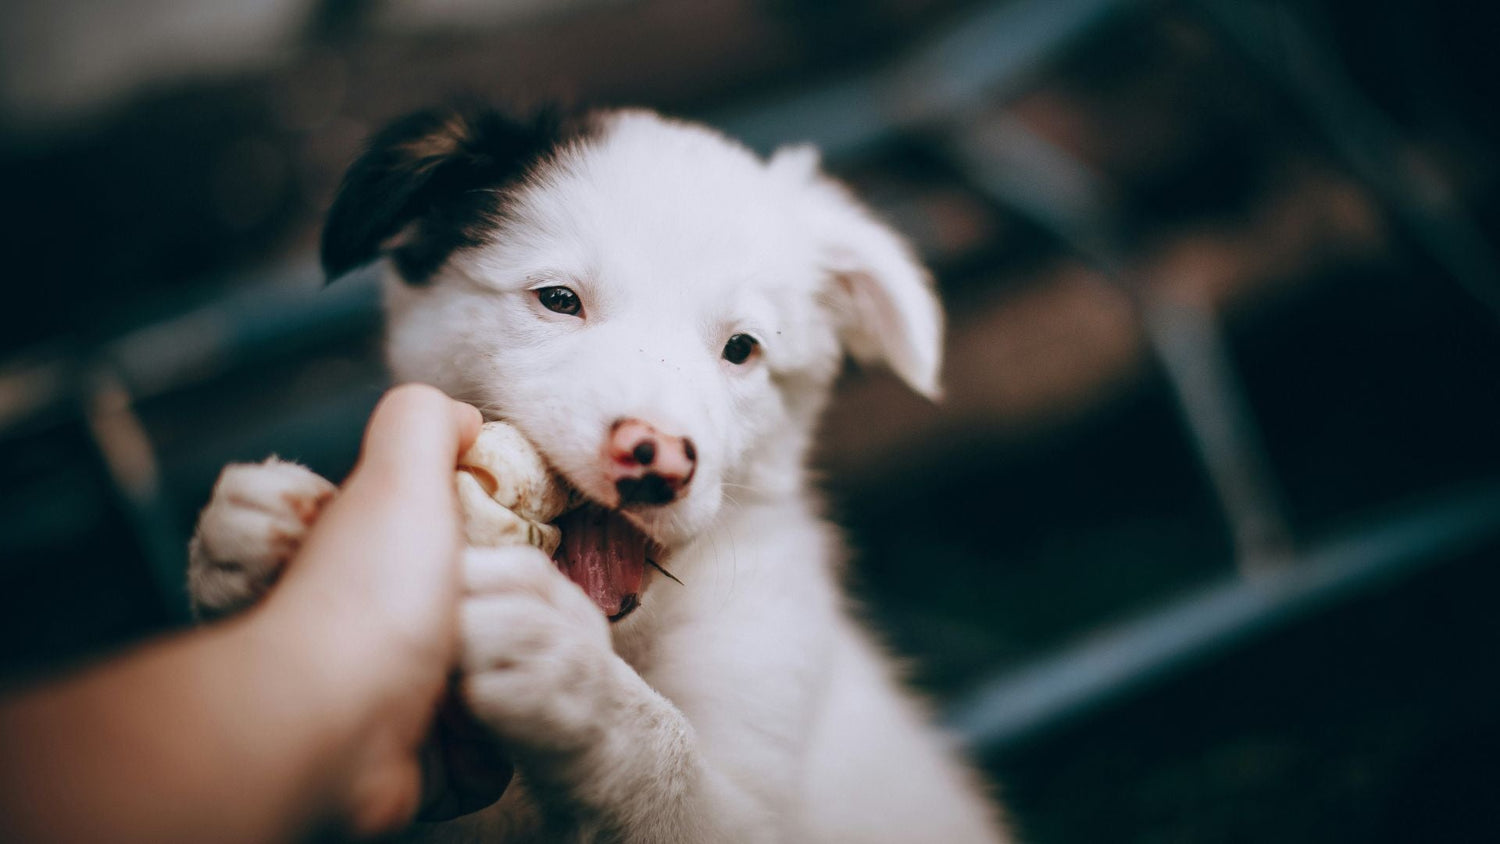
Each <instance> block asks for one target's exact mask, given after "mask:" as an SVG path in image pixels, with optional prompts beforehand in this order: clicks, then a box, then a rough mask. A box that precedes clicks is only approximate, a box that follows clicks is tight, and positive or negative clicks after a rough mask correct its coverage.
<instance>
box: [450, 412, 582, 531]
mask: <svg viewBox="0 0 1500 844" xmlns="http://www.w3.org/2000/svg"><path fill="white" fill-rule="evenodd" d="M457 484H458V504H459V508H460V510H461V511H462V512H463V519H464V536H465V538H466V539H467V541H468V543H469V544H470V545H474V546H481V547H493V546H498V545H534V546H536V547H537V548H540V549H542V551H544V552H546V554H547V555H548V556H551V555H552V554H554V553H555V552H556V551H557V546H558V543H559V542H560V541H561V540H562V533H561V532H560V531H559V530H558V529H557V528H556V527H554V526H553V525H551V524H548V523H549V522H552V521H554V520H556V519H557V517H559V516H561V515H562V514H563V513H564V512H566V511H567V510H568V509H569V508H570V507H571V506H572V504H574V503H575V502H573V501H572V500H571V499H570V497H569V493H568V490H567V488H566V487H564V486H563V485H562V484H560V483H558V482H557V479H556V477H555V476H554V475H553V474H552V472H551V471H550V470H549V469H548V468H547V463H546V461H545V460H543V459H542V456H541V455H540V454H538V453H537V450H536V448H535V447H533V446H532V444H531V443H530V442H528V441H527V440H526V438H525V437H523V436H521V432H520V431H517V430H516V429H515V428H514V427H512V426H511V425H509V424H508V423H505V422H486V423H485V424H484V426H483V427H481V428H480V429H479V437H478V439H476V440H475V441H474V445H473V446H471V447H470V448H469V450H468V451H466V452H464V455H463V456H462V457H460V458H459V459H458V475H457Z"/></svg>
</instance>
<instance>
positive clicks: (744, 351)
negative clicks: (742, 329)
mask: <svg viewBox="0 0 1500 844" xmlns="http://www.w3.org/2000/svg"><path fill="white" fill-rule="evenodd" d="M759 351H760V341H759V340H757V339H755V338H754V337H751V336H750V335H749V334H736V335H734V336H733V337H730V338H729V342H728V343H725V344H724V359H725V360H727V361H729V362H730V363H732V364H734V365H736V366H738V365H740V364H742V363H744V362H745V361H747V360H749V359H751V358H753V357H755V355H756V353H757V352H759Z"/></svg>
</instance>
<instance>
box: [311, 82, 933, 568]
mask: <svg viewBox="0 0 1500 844" xmlns="http://www.w3.org/2000/svg"><path fill="white" fill-rule="evenodd" d="M381 255H388V256H389V257H390V258H391V263H392V266H393V268H394V273H393V278H392V280H391V282H390V283H389V285H388V287H387V297H386V299H387V305H388V310H389V344H388V353H389V356H390V363H391V365H392V368H393V370H394V372H395V374H396V375H397V376H398V377H399V378H402V379H410V380H421V381H426V382H429V383H432V384H436V385H438V386H440V387H442V388H444V389H446V390H447V391H448V392H450V393H451V394H453V395H454V396H456V397H459V398H462V399H465V400H468V401H471V402H473V403H475V404H477V405H478V406H479V407H480V408H481V409H483V410H484V411H485V412H486V413H487V414H488V415H491V416H497V417H503V418H505V419H508V420H510V421H511V422H513V423H514V424H516V425H517V426H518V427H520V428H521V429H522V430H523V431H524V432H525V433H526V434H527V435H528V436H529V437H530V438H531V439H532V441H533V442H535V443H536V445H537V446H538V447H539V448H540V449H541V450H542V452H543V453H544V454H545V455H546V457H547V458H548V459H549V460H550V461H551V462H552V464H553V465H554V466H555V467H556V468H557V469H558V470H559V471H560V472H561V473H562V474H563V475H564V476H565V477H566V478H567V479H568V480H569V481H570V482H571V483H572V484H574V485H575V486H576V487H577V488H578V489H579V490H580V491H582V492H583V493H584V494H585V495H586V496H587V497H588V498H590V499H592V500H593V501H594V502H596V503H598V504H599V505H602V506H603V507H606V508H610V509H615V510H620V511H622V512H623V513H624V514H625V515H626V516H627V517H628V518H629V520H630V521H631V522H633V523H634V524H635V525H636V526H637V527H639V528H641V529H642V530H644V531H645V532H646V533H647V534H648V535H649V536H650V537H651V538H652V539H654V540H656V541H657V542H658V543H659V544H661V545H663V546H666V547H667V548H669V549H670V548H671V547H673V546H675V545H678V544H680V543H682V542H685V541H686V540H688V539H690V538H691V537H693V536H694V535H696V534H697V533H699V532H701V531H703V530H704V529H705V528H706V527H708V526H709V525H710V524H711V523H712V522H713V520H714V519H715V518H716V516H717V515H718V514H719V513H720V511H721V510H722V508H723V507H724V506H725V505H726V502H740V503H743V502H745V501H747V500H752V499H756V498H761V497H782V496H790V495H797V494H798V491H799V489H800V484H801V473H802V468H801V467H802V462H803V459H804V458H805V456H806V452H807V449H808V446H809V442H810V440H811V436H812V430H813V427H814V424H815V422H816V418H817V415H818V412H819V411H820V410H821V408H822V406H823V404H824V402H825V401H826V398H827V395H828V391H829V387H830V385H831V384H832V382H833V379H834V377H835V375H836V374H837V373H838V370H839V367H840V363H841V360H842V357H843V354H844V353H845V352H846V351H847V352H849V353H852V354H853V355H854V356H855V357H857V358H859V359H862V360H866V361H879V362H883V363H885V364H887V365H889V366H890V367H891V368H892V369H893V370H894V371H895V372H896V374H898V375H899V376H900V377H901V378H903V379H904V380H905V381H906V382H907V383H908V384H910V385H911V386H912V387H913V388H914V389H916V390H917V391H918V392H921V393H923V394H924V395H928V396H933V395H935V394H936V393H937V391H938V370H939V364H940V349H941V332H942V318H941V312H940V310H939V308H938V304H937V301H936V299H935V298H934V296H933V294H932V291H931V288H930V285H929V283H928V279H927V276H926V273H925V272H924V270H923V269H922V267H921V266H920V265H919V264H918V263H917V261H916V260H915V259H914V258H913V256H912V254H911V252H910V250H909V249H908V248H907V247H906V245H905V244H904V243H903V242H902V241H901V239H900V238H899V237H898V236H897V235H896V234H894V233H893V232H892V231H891V230H890V229H888V228H887V227H886V226H885V225H884V224H882V223H880V222H879V221H877V220H876V219H875V218H874V217H873V216H871V214H870V213H869V212H868V211H867V210H866V209H865V208H864V207H863V206H861V205H860V204H859V203H858V202H857V201H856V200H855V199H854V198H853V197H852V196H851V195H850V194H849V193H848V192H847V191H846V190H844V189H843V188H842V187H841V186H840V185H838V184H837V183H835V182H833V181H832V180H830V179H828V178H827V177H826V176H824V175H823V174H822V173H821V171H820V170H819V163H818V157H817V155H816V153H815V152H813V151H812V150H811V149H808V148H800V147H799V148H791V149H785V150H782V151H780V152H778V153H777V154H776V155H774V156H773V157H772V158H771V159H770V160H769V161H766V160H762V159H760V158H758V157H756V156H755V155H754V154H753V153H751V152H750V151H749V150H747V149H746V148H744V147H743V146H741V145H739V144H737V143H735V142H733V141H730V140H728V139H726V138H724V137H723V136H722V135H719V134H717V133H715V132H713V131H711V130H709V129H706V128H703V127H700V126H695V125H690V124H686V123H681V122H676V121H671V120H666V119H663V118H661V117H659V116H656V115H654V114H651V113H648V112H642V111H612V112H597V113H594V114H591V115H588V116H586V117H584V118H581V119H578V120H573V121H560V120H543V121H526V122H523V121H517V120H514V119H511V118H509V117H505V116H502V115H500V114H497V113H495V112H491V111H484V110H445V111H432V112H424V113H421V114H418V115H414V116H412V117H408V118H406V119H404V120H402V121H399V122H397V123H396V124H394V125H393V126H392V127H391V128H389V129H387V130H386V131H385V132H383V133H381V134H379V135H377V136H376V137H375V138H374V140H373V141H372V143H371V145H370V147H369V149H368V150H367V151H366V152H365V154H364V155H363V156H362V157H361V158H360V159H359V160H358V161H357V162H356V163H355V164H354V166H353V167H352V168H351V169H350V171H349V173H348V175H347V176H346V178H345V181H344V184H343V187H342V189H341V190H340V193H339V195H338V198H337V200H336V201H335V203H334V206H333V209H332V211H331V212H330V215H329V219H328V224H327V228H326V230H325V232H324V239H323V264H324V269H325V271H326V272H327V274H328V275H329V277H330V278H335V277H337V276H339V275H342V274H343V273H345V272H347V271H349V270H351V269H353V268H354V267H357V266H359V265H361V264H364V263H367V262H369V261H371V260H373V259H375V258H377V257H379V256H381Z"/></svg>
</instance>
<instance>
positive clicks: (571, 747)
mask: <svg viewBox="0 0 1500 844" xmlns="http://www.w3.org/2000/svg"><path fill="white" fill-rule="evenodd" d="M464 581H465V583H464V586H465V590H466V595H465V597H464V601H463V606H462V607H461V609H460V635H461V639H462V665H463V669H464V683H463V690H464V694H465V696H466V698H467V699H468V703H469V707H470V709H471V710H472V711H473V712H474V714H475V715H476V716H478V718H479V719H480V720H481V721H483V722H484V723H485V724H486V725H487V726H489V727H490V729H492V730H494V731H495V732H496V733H498V734H499V735H500V736H501V738H503V739H504V740H505V741H506V743H507V745H508V746H511V747H514V748H516V749H518V750H521V751H523V752H524V751H526V750H531V751H535V752H541V753H569V752H573V751H577V750H580V749H582V748H584V747H586V746H587V745H588V744H590V743H592V741H593V740H594V739H595V738H596V733H597V731H598V730H599V729H600V726H601V724H602V723H603V722H604V721H605V720H607V719H606V718H604V717H603V716H604V715H605V714H606V713H607V712H608V708H609V706H610V700H611V696H612V690H613V686H612V682H613V679H614V672H613V670H612V669H613V668H614V667H615V666H614V665H613V663H614V662H615V661H616V657H615V654H614V651H613V650H612V649H611V646H610V638H609V624H608V622H607V621H605V619H604V616H603V614H602V613H600V612H599V608H598V607H597V606H595V605H594V602H593V601H590V600H589V599H588V597H587V596H586V595H584V593H583V590H581V589H579V588H578V586H577V585H576V584H574V583H573V582H572V581H570V580H568V579H567V578H566V577H564V576H563V574H562V573H561V572H559V571H558V570H557V567H556V566H555V565H554V564H553V563H552V561H551V560H550V559H548V558H547V555H546V554H543V553H542V552H540V551H538V550H537V549H535V548H532V547H529V546H517V547H506V548H470V549H468V551H467V552H466V556H465V558H464Z"/></svg>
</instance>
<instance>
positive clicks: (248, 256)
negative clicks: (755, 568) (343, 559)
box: [0, 0, 1500, 844]
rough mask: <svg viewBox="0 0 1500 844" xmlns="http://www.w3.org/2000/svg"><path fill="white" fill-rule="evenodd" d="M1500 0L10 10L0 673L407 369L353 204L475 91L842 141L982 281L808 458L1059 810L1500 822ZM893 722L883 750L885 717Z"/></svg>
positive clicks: (1189, 827) (1023, 808)
mask: <svg viewBox="0 0 1500 844" xmlns="http://www.w3.org/2000/svg"><path fill="white" fill-rule="evenodd" d="M1497 24H1500V13H1497V11H1496V10H1495V9H1494V8H1492V5H1491V4H1483V3H1469V2H1462V0H1426V2H1415V0H1366V2H1359V3H1356V2H1352V1H1351V0H1308V2H1290V0H1287V1H1286V2H1273V1H1272V0H1180V1H1179V2H1166V1H1165V0H1163V2H1125V0H1004V2H978V1H977V0H879V2H855V0H826V1H825V2H800V3H799V2H794V0H712V2H709V1H708V0H568V2H545V0H488V2H485V0H239V2H234V3H227V2H210V0H138V1H137V2H124V1H123V0H9V2H7V3H5V4H4V6H3V7H0V185H3V190H0V221H3V225H0V243H3V244H4V250H3V253H0V254H3V255H4V263H3V269H0V277H3V279H4V281H3V284H4V294H3V298H0V626H3V632H0V682H4V683H6V684H12V683H18V682H23V681H25V680H26V679H28V678H34V677H37V676H44V675H46V674H49V673H52V672H55V671H58V670H62V669H64V668H66V667H67V666H69V665H74V664H77V663H78V662H79V661H81V660H86V659H88V658H90V657H93V656H97V655H98V654H100V653H103V652H107V651H110V650H112V649H116V648H119V647H120V646H122V645H124V644H126V643H129V642H131V641H136V640H138V639H140V638H142V637H144V636H148V635H150V634H153V633H156V632H159V631H162V630H166V629H171V628H173V627H176V626H179V625H182V624H184V623H186V612H185V606H186V604H185V599H184V594H183V585H182V570H183V567H184V564H185V543H186V539H187V536H188V534H189V532H190V529H191V526H192V523H193V520H194V518H195V514H196V511H197V509H198V508H199V507H201V506H202V505H203V504H204V503H205V502H206V500H207V496H208V491H209V488H210V485H211V484H212V482H213V479H214V477H215V475H216V474H217V472H218V470H219V468H220V467H221V466H222V465H223V464H224V463H226V462H228V461H231V460H244V459H260V458H262V457H264V456H265V455H267V454H269V453H271V452H275V453H278V454H281V455H283V456H286V457H291V458H296V459H299V460H302V461H305V462H307V463H308V464H310V465H311V466H313V467H314V468H315V469H317V470H319V471H320V472H322V473H324V474H326V475H329V476H331V477H335V478H337V477H341V476H342V475H343V473H344V472H345V471H347V469H348V467H349V465H350V463H351V461H352V459H353V456H354V450H355V447H356V444H357V437H358V432H359V430H360V428H361V425H362V423H363V421H364V418H365V416H366V414H367V413H368V411H369V409H370V408H371V406H372V405H373V402H374V400H375V398H376V397H377V396H378V395H379V394H380V392H381V390H382V389H383V387H384V386H385V385H386V380H385V376H384V374H383V372H382V368H381V365H380V362H379V355H378V336H379V335H378V332H379V318H378V313H377V310H376V301H375V287H374V277H373V274H372V273H369V272H366V273H363V274H361V275H359V276H356V277H353V278H351V279H349V280H346V281H342V282H340V283H339V284H337V285H333V286H331V287H327V288H324V287H323V286H322V284H321V279H320V277H319V274H318V272H317V270H316V266H315V263H314V257H313V256H314V250H315V244H316V240H317V236H318V226H319V218H320V215H321V213H322V212H323V210H324V209H325V208H326V206H327V205H328V203H329V201H330V199H331V196H332V191H333V188H334V186H335V185H336V183H337V179H338V178H339V176H340V174H341V172H342V170H343V168H344V167H345V166H346V165H347V164H348V163H349V161H350V160H351V159H352V157H353V156H354V155H355V154H356V152H357V150H358V149H359V145H360V142H361V140H362V139H363V138H364V137H365V136H366V134H367V133H369V132H371V131H372V130H373V129H375V128H377V127H379V126H380V125H381V124H382V123H384V122H385V121H386V120H388V119H390V118H392V117H394V116H397V115H399V114H401V113H403V112H405V111H407V110H409V109H413V108H416V107H420V106H424V105H428V104H432V103H434V102H437V101H440V100H442V99H444V98H447V97H451V96H452V95H455V94H478V95H482V96H486V97H490V98H492V99H495V100H497V101H500V102H503V103H521V104H529V103H537V102H544V101H547V100H549V99H561V100H563V101H565V102H572V103H600V104H641V105H648V106H652V107H656V108H659V109H663V110H666V111H669V112H672V113H676V114H681V115H686V116H690V117H694V118H698V119H703V120H706V121H709V122H711V123H714V124H715V125H718V126H721V127H723V128H725V129H727V130H728V131H730V132H731V133H733V134H736V135H738V136H740V137H742V138H744V139H745V140H746V141H747V142H748V143H750V144H751V145H752V146H755V147H756V148H757V149H760V150H762V151H768V150H770V149H772V148H774V147H775V146H776V145H779V144H781V143H791V142H801V141H812V142H815V143H818V144H820V145H822V146H823V147H824V148H825V150H826V151H827V160H828V163H829V166H830V168H831V169H832V170H833V171H835V172H836V173H837V174H839V175H840V176H842V177H844V178H847V179H848V180H850V181H851V182H852V183H853V184H854V185H856V186H857V188H858V189H859V190H860V191H861V192H862V193H863V194H864V195H865V196H867V197H868V198H870V200H871V201H872V202H873V204H874V205H875V206H876V207H877V208H878V209H879V210H880V211H881V212H882V213H883V214H884V215H886V216H887V217H888V218H889V219H891V220H892V221H894V222H895V223H896V224H897V225H898V227H900V228H902V229H903V230H904V231H906V232H907V233H909V234H910V235H911V237H912V238H913V239H914V241H915V243H916V244H917V246H918V247H919V249H920V250H921V252H922V254H923V255H924V256H925V257H926V259H927V260H928V261H929V262H930V264H931V266H932V267H933V268H934V270H935V273H936V276H937V281H938V284H939V286H940V287H941V290H942V292H943V294H944V297H945V300H946V302H947V306H948V310H949V314H950V319H951V326H952V332H951V336H950V338H949V343H948V355H949V360H950V364H949V366H948V371H947V378H946V381H947V385H948V397H947V400H946V401H945V402H944V403H943V404H942V405H941V406H936V407H934V406H929V405H927V404H925V403H924V402H922V401H921V400H919V399H917V398H915V397H913V396H910V395H908V394H906V393H905V392H904V391H903V390H902V389H901V387H900V386H899V385H898V384H897V383H896V382H895V381H894V380H893V379H892V378H890V377H888V376H887V375H885V374H882V373H866V372H858V371H851V372H849V373H848V376H847V377H846V378H845V379H844V381H843V382H842V385H841V394H840V397H839V400H838V403H837V405H836V407H835V409H834V410H833V412H832V414H831V416H830V417H829V419H828V422H827V425H826V430H825V432H824V436H823V444H822V447H821V450H820V453H819V458H818V459H819V463H820V465H821V466H822V468H823V469H824V477H825V481H824V483H825V486H826V489H827V492H828V495H829V496H830V498H831V501H832V503H833V506H832V510H833V512H834V513H835V514H836V516H837V518H838V519H839V520H840V521H841V522H842V523H843V524H845V525H847V526H848V532H849V534H850V536H851V538H852V539H853V541H854V542H855V543H856V544H857V545H858V547H860V548H861V549H862V550H861V554H860V558H859V562H858V565H857V567H856V570H855V574H854V581H855V588H856V589H857V591H858V593H859V594H860V596H861V597H862V598H863V600H864V606H865V612H866V613H867V615H868V616H869V617H870V618H871V619H872V620H873V621H874V622H875V623H876V624H878V625H879V626H880V628H881V629H883V630H884V631H885V633H886V637H887V639H888V641H889V642H890V643H891V644H892V645H893V646H894V647H895V648H897V649H898V650H899V651H901V652H902V653H904V654H906V655H909V656H910V657H911V658H912V659H911V662H910V665H911V669H910V670H911V676H912V678H913V680H914V681H915V682H916V683H917V684H918V685H919V686H921V687H922V688H923V689H924V690H926V691H927V692H928V693H929V694H930V695H931V696H932V698H933V699H934V701H935V702H936V709H937V711H938V712H939V713H941V714H942V717H943V718H944V720H945V722H946V723H947V724H948V725H949V726H950V727H951V728H952V729H953V730H954V731H956V732H957V734H958V735H959V736H960V737H961V738H962V739H963V740H964V742H965V743H966V745H967V746H968V747H969V748H970V750H971V752H972V753H973V755H974V758H976V759H977V760H978V761H979V763H980V764H981V765H982V766H983V768H984V770H985V771H986V772H987V773H988V774H989V775H990V776H991V778H992V780H993V781H994V782H995V783H996V784H997V786H998V787H999V788H1000V790H1001V791H1002V793H1003V794H1004V795H1005V799H1006V800H1007V802H1008V804H1009V806H1010V808H1011V811H1012V814H1013V817H1014V820H1015V823H1016V826H1017V828H1018V829H1019V830H1020V831H1021V833H1022V837H1023V839H1024V840H1025V841H1030V842H1042V843H1043V844H1045V843H1046V842H1095V841H1101V840H1110V841H1129V842H1238V841H1244V842H1266V841H1275V842H1327V841H1362V842H1364V841H1379V842H1385V841H1389V842H1412V841H1423V842H1428V841H1468V840H1476V841H1495V840H1500V802H1497V801H1496V800H1495V799H1494V796H1493V794H1492V793H1491V788H1490V786H1491V783H1492V782H1493V774H1492V771H1491V765H1492V760H1493V758H1494V757H1495V755H1496V754H1497V753H1500V665H1497V660H1496V657H1495V652H1496V649H1497V646H1500V614H1497V612H1496V610H1495V599H1494V595H1495V592H1496V589H1497V587H1500V572H1497V566H1496V564H1497V561H1500V557H1497V552H1500V437H1497V432H1500V278H1497V270H1496V268H1497V259H1496V253H1495V251H1494V246H1493V244H1494V241H1495V235H1496V234H1497V226H1500V167H1497V158H1496V152H1497V147H1500V111H1497V109H1496V108H1495V105H1496V102H1497V100H1496V95H1497V93H1500V91H1497V88H1500V60H1497V58H1496V54H1495V52H1494V50H1493V46H1492V45H1493V40H1494V33H1495V32H1496V31H1500V30H1497ZM875 740H878V737H877V738H876V739H875Z"/></svg>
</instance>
